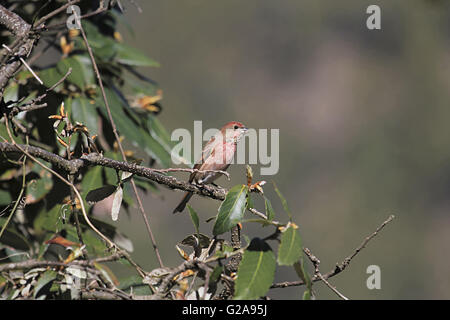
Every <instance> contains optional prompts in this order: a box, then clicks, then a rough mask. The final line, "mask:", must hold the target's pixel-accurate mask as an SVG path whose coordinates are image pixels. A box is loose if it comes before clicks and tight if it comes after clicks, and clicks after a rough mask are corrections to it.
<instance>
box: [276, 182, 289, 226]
mask: <svg viewBox="0 0 450 320" xmlns="http://www.w3.org/2000/svg"><path fill="white" fill-rule="evenodd" d="M273 187H274V188H275V192H276V193H277V194H278V197H279V198H280V200H281V204H282V205H283V209H284V211H286V213H287V214H288V216H289V220H292V213H291V210H289V207H288V205H287V201H286V198H285V197H283V195H282V194H281V192H280V190H278V188H277V185H276V184H275V182H273Z"/></svg>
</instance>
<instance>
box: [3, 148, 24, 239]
mask: <svg viewBox="0 0 450 320" xmlns="http://www.w3.org/2000/svg"><path fill="white" fill-rule="evenodd" d="M26 161H27V157H26V156H25V157H23V164H22V188H21V189H20V193H19V196H18V197H17V200H16V202H15V203H14V207H13V208H12V210H11V212H10V213H9V216H8V218H7V219H6V222H5V224H4V225H3V227H2V230H1V231H0V238H1V237H2V235H3V232H4V231H5V229H6V227H7V226H8V224H9V222H10V221H11V218H12V216H13V215H14V212H16V210H17V208H18V206H19V203H21V200H22V196H23V193H24V192H25V188H26V184H25V176H26V167H25V164H26Z"/></svg>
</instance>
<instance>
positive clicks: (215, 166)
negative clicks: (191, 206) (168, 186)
mask: <svg viewBox="0 0 450 320" xmlns="http://www.w3.org/2000/svg"><path fill="white" fill-rule="evenodd" d="M246 131H247V128H246V127H245V126H244V125H243V124H242V123H240V122H237V121H231V122H228V123H227V124H225V125H224V126H223V127H222V129H220V132H218V133H217V134H215V135H214V136H213V137H212V138H211V139H210V140H209V141H208V143H207V144H206V145H205V147H204V148H203V150H202V157H201V161H199V162H197V163H196V164H195V165H194V169H198V170H200V171H204V170H220V171H226V170H227V169H228V167H229V166H230V164H231V162H232V161H233V158H234V153H235V152H236V144H237V142H238V141H239V140H240V139H241V138H242V137H243V136H244V134H245V132H246ZM220 175H221V174H220V173H219V172H193V173H191V175H190V177H189V182H190V183H192V181H194V182H195V183H197V184H209V183H211V182H213V181H214V180H216V179H217V178H218V177H219V176H220ZM192 194H193V193H192V192H186V193H185V195H184V197H183V199H182V200H181V202H180V204H179V205H178V206H177V207H176V208H175V210H173V213H176V212H182V211H183V210H184V208H185V207H186V204H187V202H188V201H189V200H190V199H191V197H192Z"/></svg>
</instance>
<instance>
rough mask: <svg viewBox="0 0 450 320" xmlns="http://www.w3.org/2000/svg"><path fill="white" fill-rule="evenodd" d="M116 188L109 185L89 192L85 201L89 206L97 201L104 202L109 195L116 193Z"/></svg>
mask: <svg viewBox="0 0 450 320" xmlns="http://www.w3.org/2000/svg"><path fill="white" fill-rule="evenodd" d="M116 189H117V187H116V186H113V185H111V184H107V185H105V186H103V187H100V188H97V189H94V190H91V191H89V192H88V193H87V195H86V198H85V199H86V201H87V202H88V203H89V204H92V203H97V202H99V201H102V200H105V199H106V198H108V197H109V196H110V195H112V194H113V193H114V192H115V191H116Z"/></svg>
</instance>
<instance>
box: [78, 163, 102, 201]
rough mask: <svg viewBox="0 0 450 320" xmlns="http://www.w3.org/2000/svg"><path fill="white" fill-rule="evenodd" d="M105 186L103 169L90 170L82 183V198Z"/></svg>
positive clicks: (98, 167)
mask: <svg viewBox="0 0 450 320" xmlns="http://www.w3.org/2000/svg"><path fill="white" fill-rule="evenodd" d="M102 185H103V181H102V167H101V166H95V167H93V168H90V169H89V171H88V172H87V173H86V174H85V175H84V177H83V180H82V181H81V188H82V190H83V193H82V197H83V199H85V198H86V195H87V194H88V193H89V192H90V191H91V190H93V189H95V188H98V187H100V186H102Z"/></svg>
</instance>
